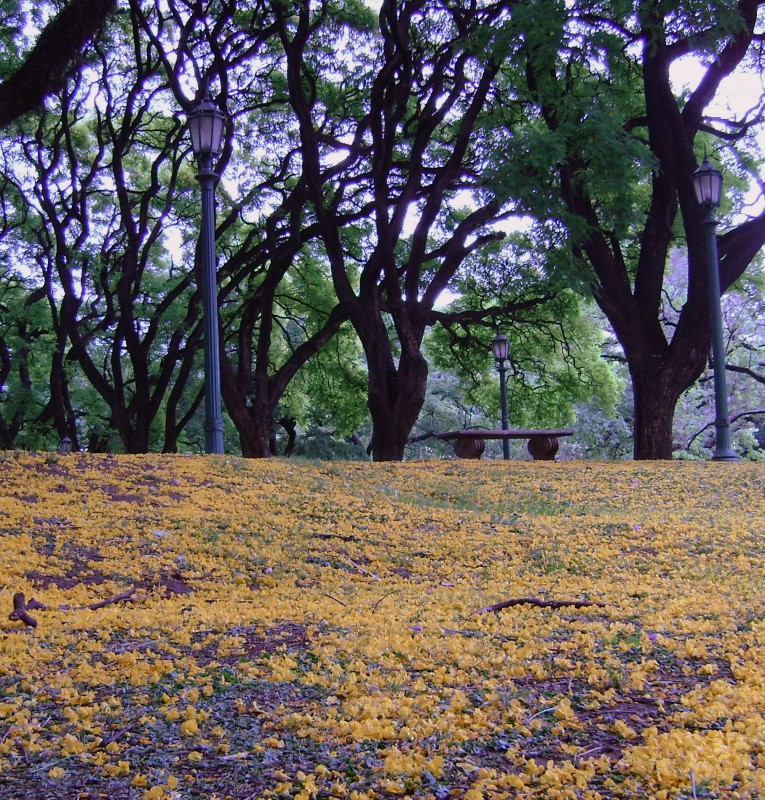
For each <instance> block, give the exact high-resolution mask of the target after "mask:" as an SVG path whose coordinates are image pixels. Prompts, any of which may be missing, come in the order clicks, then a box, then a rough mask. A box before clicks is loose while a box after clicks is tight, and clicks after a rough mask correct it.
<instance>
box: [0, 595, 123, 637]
mask: <svg viewBox="0 0 765 800" xmlns="http://www.w3.org/2000/svg"><path fill="white" fill-rule="evenodd" d="M135 591H136V587H135V586H133V587H132V588H131V589H126V590H125V591H124V592H120V593H119V594H115V595H113V596H112V597H107V598H105V599H104V600H98V601H97V602H95V603H91V604H90V605H87V606H67V605H63V606H56V610H57V611H84V610H86V609H89V610H91V611H96V610H97V609H99V608H104V606H108V605H111V604H112V603H120V602H122V601H123V600H129V599H130V598H131V597H132V596H133V595H134V594H135ZM48 608H49V606H46V605H45V603H41V602H40V601H39V600H35V598H34V597H30V598H29V602H26V599H25V598H24V592H16V594H14V595H13V611H11V613H10V614H9V615H8V619H9V620H11V621H12V622H17V621H18V622H23V623H24V624H25V625H26V626H27V627H29V628H36V627H37V620H36V619H35V618H34V617H33V616H32V615H31V614H30V613H29V609H36V610H38V611H47V609H48Z"/></svg>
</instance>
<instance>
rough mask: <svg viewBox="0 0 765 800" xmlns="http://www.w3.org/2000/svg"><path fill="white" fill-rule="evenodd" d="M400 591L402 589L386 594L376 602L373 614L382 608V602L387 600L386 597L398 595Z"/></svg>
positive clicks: (373, 606)
mask: <svg viewBox="0 0 765 800" xmlns="http://www.w3.org/2000/svg"><path fill="white" fill-rule="evenodd" d="M400 591H401V589H394V590H393V591H391V592H386V593H385V594H384V595H383V596H382V597H381V598H380V599H379V600H377V601H375V603H374V604H373V605H372V613H373V614H374V613H375V611H377V609H378V608H379V606H380V603H382V601H383V600H385V598H386V597H390V596H391V595H392V594H398V592H400Z"/></svg>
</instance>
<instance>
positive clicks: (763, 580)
mask: <svg viewBox="0 0 765 800" xmlns="http://www.w3.org/2000/svg"><path fill="white" fill-rule="evenodd" d="M0 536H1V537H2V538H1V539H0V543H1V544H2V560H1V562H0V564H1V566H0V587H1V588H2V592H1V593H0V597H1V598H2V602H3V603H4V604H5V607H6V609H7V610H6V612H4V613H3V614H2V619H1V620H0V798H21V797H25V798H29V799H30V800H34V799H35V798H59V800H61V799H62V798H64V799H66V798H83V799H84V798H96V797H109V798H111V799H112V800H121V799H122V798H131V799H132V798H136V799H143V798H184V800H186V799H190V798H207V799H208V800H211V799H212V798H218V799H219V800H223V798H233V799H236V800H240V799H243V798H253V799H254V798H298V800H306V799H307V798H348V800H362V798H390V797H398V796H402V795H410V796H413V797H417V798H425V799H428V798H434V799H437V800H443V799H444V798H450V797H453V798H465V799H466V800H479V799H480V798H487V799H488V798H526V797H528V798H532V797H533V798H550V799H551V800H553V799H558V798H560V799H563V798H586V799H588V800H597V798H631V797H654V798H662V797H666V798H683V797H687V798H690V797H699V798H701V797H721V798H722V797H725V798H730V797H736V798H752V799H753V800H754V798H757V797H760V796H763V795H765V718H764V714H765V621H764V618H763V614H764V611H765V591H764V589H763V587H764V586H765V574H764V573H765V569H764V567H765V467H764V466H763V465H761V464H755V463H736V464H727V463H690V462H673V463H637V462H635V463H633V462H630V463H608V464H593V463H591V462H565V463H545V462H533V463H532V462H488V461H484V462H466V461H462V462H455V461H427V462H411V463H404V464H389V465H380V464H368V463H337V462H333V463H305V462H291V461H283V460H270V461H245V460H240V459H234V458H226V457H188V456H140V457H138V456H120V457H110V456H96V455H70V456H58V455H46V454H21V453H5V454H0ZM8 615H10V616H11V618H10V619H9V618H8Z"/></svg>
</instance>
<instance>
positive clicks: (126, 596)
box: [83, 586, 135, 611]
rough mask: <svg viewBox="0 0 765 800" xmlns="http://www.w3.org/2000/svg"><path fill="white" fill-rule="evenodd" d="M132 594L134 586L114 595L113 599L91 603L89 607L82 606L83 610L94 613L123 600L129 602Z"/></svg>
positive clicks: (108, 598)
mask: <svg viewBox="0 0 765 800" xmlns="http://www.w3.org/2000/svg"><path fill="white" fill-rule="evenodd" d="M134 594H135V586H133V588H132V589H126V590H125V591H124V592H120V593H119V594H115V595H114V596H113V597H107V598H106V599H105V600H99V601H98V602H97V603H91V604H90V605H89V606H83V608H89V609H90V610H91V611H95V610H96V609H98V608H103V607H104V606H109V605H111V604H112V603H121V602H122V601H123V600H129V599H130V598H131V597H132V596H133V595H134Z"/></svg>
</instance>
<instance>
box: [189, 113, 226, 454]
mask: <svg viewBox="0 0 765 800" xmlns="http://www.w3.org/2000/svg"><path fill="white" fill-rule="evenodd" d="M225 124H226V115H225V114H224V113H223V112H222V111H221V110H220V109H219V108H218V107H217V106H216V105H215V104H214V103H212V102H211V101H210V100H209V98H207V97H205V99H204V100H202V102H201V103H200V104H199V105H198V106H197V107H196V108H195V109H194V110H193V111H192V112H191V113H190V114H189V132H190V134H191V148H192V150H193V151H194V155H195V156H196V159H197V167H198V169H197V180H198V181H199V185H200V187H201V189H202V227H201V230H200V235H199V241H200V248H201V251H202V318H203V343H204V363H205V453H222V452H223V417H222V415H221V393H220V350H219V343H218V292H217V280H216V266H215V184H216V183H217V182H218V177H219V176H218V174H217V173H216V172H215V171H214V170H213V163H214V161H215V159H216V158H217V157H218V155H219V153H220V148H221V142H222V139H223V129H224V127H225Z"/></svg>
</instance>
